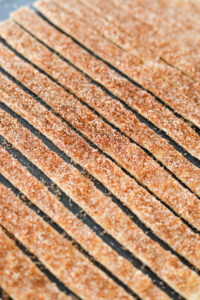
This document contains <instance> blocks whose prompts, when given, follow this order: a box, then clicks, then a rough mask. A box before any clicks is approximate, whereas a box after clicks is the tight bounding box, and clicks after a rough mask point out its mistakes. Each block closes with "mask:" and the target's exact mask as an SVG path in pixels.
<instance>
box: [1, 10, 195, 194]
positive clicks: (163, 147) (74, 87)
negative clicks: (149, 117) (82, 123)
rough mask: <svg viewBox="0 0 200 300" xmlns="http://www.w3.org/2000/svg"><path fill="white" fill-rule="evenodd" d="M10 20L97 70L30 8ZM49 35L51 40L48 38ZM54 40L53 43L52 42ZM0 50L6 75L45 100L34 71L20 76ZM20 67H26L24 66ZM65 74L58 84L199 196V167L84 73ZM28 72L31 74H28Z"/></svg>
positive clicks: (90, 69)
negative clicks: (133, 141)
mask: <svg viewBox="0 0 200 300" xmlns="http://www.w3.org/2000/svg"><path fill="white" fill-rule="evenodd" d="M14 17H16V19H17V20H18V21H19V22H20V23H21V24H22V25H23V26H25V27H26V28H27V29H28V30H30V31H31V32H32V33H33V34H35V35H37V37H38V38H40V39H42V40H43V41H44V42H47V43H48V45H49V46H50V47H53V48H54V49H55V50H57V51H59V53H61V54H62V55H64V56H65V57H66V58H67V59H69V60H70V61H71V62H72V63H73V64H75V65H76V66H78V67H79V68H81V69H82V70H83V71H84V72H86V73H89V74H90V75H93V69H95V68H94V67H95V66H96V67H97V68H98V65H99V61H98V60H97V59H96V58H94V57H92V56H91V55H90V54H88V53H87V52H86V51H85V50H83V49H81V48H80V47H79V46H78V45H77V44H75V43H74V42H73V41H72V40H71V39H70V38H68V37H67V36H65V35H64V34H62V33H60V32H58V31H57V30H56V29H54V28H53V27H51V26H50V25H48V24H47V23H46V22H44V21H43V20H42V19H41V18H39V17H38V16H37V15H36V14H34V12H32V11H31V10H30V9H27V8H23V9H21V10H19V11H18V12H17V13H16V14H15V15H14ZM51 36H53V37H54V38H53V39H52V38H51ZM54 41H56V43H54ZM0 49H1V52H2V56H1V58H0V64H1V65H2V66H3V67H4V68H5V69H6V70H8V72H10V73H11V74H13V75H14V76H17V78H18V80H19V81H22V82H23V83H24V84H25V85H26V86H28V87H29V88H30V89H32V90H34V92H35V93H37V94H38V95H40V97H41V98H43V99H44V98H45V99H46V98H48V97H45V93H43V89H39V88H38V87H37V88H35V89H34V85H33V84H32V81H33V79H32V78H31V76H33V77H34V78H36V75H34V74H33V71H32V72H31V70H34V69H33V68H31V67H30V66H29V67H25V68H26V69H27V68H28V70H29V71H28V72H27V71H26V70H25V71H24V72H25V73H26V76H25V75H24V74H21V66H20V65H21V64H22V63H19V62H20V60H19V59H17V57H16V56H14V55H13V53H12V52H10V51H9V50H6V49H7V48H5V47H4V46H0ZM62 63H64V62H62ZM23 65H26V64H25V63H24V64H23ZM26 66H27V65H26ZM40 67H43V68H44V69H45V67H44V65H42V64H40ZM45 70H46V71H48V72H49V74H50V75H51V76H54V77H56V79H57V76H55V75H54V73H53V72H52V71H51V70H50V69H48V70H47V69H45ZM67 71H68V73H70V76H67V77H66V76H65V77H64V76H63V78H64V79H63V80H61V82H62V84H63V85H64V86H65V87H66V88H68V89H70V90H71V91H72V92H73V93H75V94H76V95H77V96H78V97H80V98H81V99H82V100H83V101H84V102H86V103H87V104H89V105H90V106H91V107H93V108H94V109H95V110H97V111H98V112H99V113H100V114H101V115H103V117H105V118H106V119H107V120H109V121H110V122H111V123H114V124H115V125H116V126H117V127H118V128H120V130H121V131H122V132H124V133H125V134H127V136H130V137H131V138H132V139H133V140H135V141H136V142H137V143H138V144H140V145H142V146H143V147H145V148H146V149H148V150H149V151H151V152H152V153H153V154H154V155H155V157H156V158H157V159H158V160H160V161H161V162H163V163H164V164H165V165H166V166H167V167H168V168H169V169H170V170H171V171H172V172H173V173H174V174H175V175H176V176H177V177H178V178H180V179H181V180H182V181H183V182H184V183H185V184H186V185H187V186H188V187H190V188H191V190H192V191H194V192H195V193H196V194H197V195H200V169H199V168H197V167H195V166H194V165H192V164H191V163H189V162H188V161H187V160H186V159H185V158H184V157H183V156H182V155H181V154H179V153H178V152H177V151H176V150H175V149H174V148H173V147H172V146H171V145H169V143H168V142H167V141H166V140H164V139H163V138H161V137H160V136H159V135H158V134H156V133H155V132H154V131H153V130H151V129H149V127H148V126H147V125H145V124H143V123H141V122H140V121H139V120H138V119H137V118H136V117H135V115H134V114H133V113H132V112H130V111H128V110H127V109H125V108H124V106H123V105H122V104H121V103H119V102H117V101H116V100H115V99H113V98H111V97H110V96H109V95H107V94H106V93H105V92H104V91H103V90H102V89H100V88H99V87H97V86H96V87H95V88H94V85H93V84H92V83H91V82H90V81H89V80H88V79H87V78H86V77H85V76H84V74H82V73H80V72H78V71H76V70H75V69H74V68H72V67H70V66H68V68H67V65H66V69H65V74H66V72H67ZM30 72H31V74H33V75H31V74H30ZM34 72H35V71H34ZM72 74H73V76H72ZM37 77H38V78H39V77H40V78H42V75H39V74H38V75H37ZM94 77H95V74H94ZM28 78H29V79H28ZM77 82H78V84H77ZM49 85H50V88H51V86H52V87H53V86H55V84H54V85H53V84H52V83H50V81H49V83H48V85H47V86H48V87H49ZM45 90H46V86H45ZM45 99H44V100H45ZM45 101H47V100H45Z"/></svg>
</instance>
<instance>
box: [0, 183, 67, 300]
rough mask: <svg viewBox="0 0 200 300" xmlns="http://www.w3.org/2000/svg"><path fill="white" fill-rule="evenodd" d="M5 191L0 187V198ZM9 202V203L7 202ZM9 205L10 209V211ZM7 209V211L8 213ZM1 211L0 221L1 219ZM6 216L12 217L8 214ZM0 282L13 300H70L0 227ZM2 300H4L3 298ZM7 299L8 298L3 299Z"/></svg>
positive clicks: (6, 194) (5, 193) (5, 194)
mask: <svg viewBox="0 0 200 300" xmlns="http://www.w3.org/2000/svg"><path fill="white" fill-rule="evenodd" d="M9 193H10V192H8V193H7V189H5V188H3V187H2V185H0V195H1V200H0V204H1V202H2V198H3V197H5V196H8V197H9ZM8 202H9V201H8ZM12 207H13V206H12V204H11V203H10V208H9V209H12ZM9 209H8V211H9ZM2 214H3V211H1V215H0V216H1V217H0V220H2V218H3V215H2ZM8 216H10V217H12V215H11V214H9V213H8ZM0 282H1V287H2V288H3V289H4V290H5V291H6V292H7V293H8V294H9V295H10V296H12V297H13V298H14V299H20V300H31V299H37V300H44V299H45V300H55V299H58V300H70V299H72V298H71V297H69V296H66V295H64V294H63V293H62V292H60V291H59V290H58V288H57V287H56V286H55V284H53V283H51V282H50V281H49V280H48V279H47V277H46V276H45V275H44V274H42V273H41V272H40V271H39V269H38V268H37V267H36V266H35V265H34V264H33V263H32V261H31V260H30V259H29V258H28V257H27V256H25V255H24V254H23V253H22V252H21V251H20V250H19V248H18V247H17V246H16V245H15V243H14V242H13V241H12V240H10V238H8V236H7V235H6V234H5V233H4V232H3V230H2V229H1V227H0ZM3 299H4V298H3ZM6 299H9V298H5V300H6Z"/></svg>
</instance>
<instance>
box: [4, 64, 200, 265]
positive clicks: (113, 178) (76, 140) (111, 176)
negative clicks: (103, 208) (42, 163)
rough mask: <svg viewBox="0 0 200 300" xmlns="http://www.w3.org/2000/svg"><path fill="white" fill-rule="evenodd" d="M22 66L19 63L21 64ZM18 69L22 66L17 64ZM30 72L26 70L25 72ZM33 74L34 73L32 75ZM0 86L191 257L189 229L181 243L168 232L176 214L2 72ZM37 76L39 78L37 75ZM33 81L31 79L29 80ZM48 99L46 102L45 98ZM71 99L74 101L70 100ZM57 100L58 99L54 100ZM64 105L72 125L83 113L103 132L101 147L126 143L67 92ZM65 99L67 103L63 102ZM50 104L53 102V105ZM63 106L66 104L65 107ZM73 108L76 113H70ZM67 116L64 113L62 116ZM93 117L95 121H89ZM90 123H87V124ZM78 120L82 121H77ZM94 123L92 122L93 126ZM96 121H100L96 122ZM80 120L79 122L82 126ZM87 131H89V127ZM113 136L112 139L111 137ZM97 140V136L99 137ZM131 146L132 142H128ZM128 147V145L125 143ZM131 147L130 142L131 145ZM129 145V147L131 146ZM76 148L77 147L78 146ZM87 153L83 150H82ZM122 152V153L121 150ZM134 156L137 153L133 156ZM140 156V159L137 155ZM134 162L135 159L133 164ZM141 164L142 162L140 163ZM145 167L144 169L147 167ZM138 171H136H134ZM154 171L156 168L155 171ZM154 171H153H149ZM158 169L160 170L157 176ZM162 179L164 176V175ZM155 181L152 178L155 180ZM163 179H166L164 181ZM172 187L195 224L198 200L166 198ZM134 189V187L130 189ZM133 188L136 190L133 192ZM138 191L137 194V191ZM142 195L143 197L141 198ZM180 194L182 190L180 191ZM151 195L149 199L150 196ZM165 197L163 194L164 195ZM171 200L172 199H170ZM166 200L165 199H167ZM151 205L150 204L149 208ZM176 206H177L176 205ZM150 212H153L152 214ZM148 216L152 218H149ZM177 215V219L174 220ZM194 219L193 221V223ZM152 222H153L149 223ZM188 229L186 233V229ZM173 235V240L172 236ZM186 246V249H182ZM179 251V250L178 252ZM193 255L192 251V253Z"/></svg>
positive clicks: (60, 144) (69, 152)
mask: <svg viewBox="0 0 200 300" xmlns="http://www.w3.org/2000/svg"><path fill="white" fill-rule="evenodd" d="M21 67H22V66H21ZM21 70H22V68H21ZM29 74H30V73H29ZM36 77H37V76H36ZM0 78H1V82H2V87H1V99H2V101H3V102H4V103H5V104H6V105H8V106H9V107H11V109H13V110H15V111H16V112H17V113H18V114H20V115H21V116H22V117H24V118H26V119H27V120H28V121H29V122H30V123H31V124H32V125H33V126H35V127H36V128H37V129H39V130H40V131H41V132H42V133H43V134H44V135H46V136H47V137H48V138H50V139H51V140H52V141H53V142H54V143H55V144H56V145H57V146H58V147H59V148H60V149H61V150H63V151H64V152H65V153H66V154H67V155H69V156H70V157H72V158H73V159H74V160H75V162H76V163H79V164H80V165H81V166H82V167H84V168H85V169H86V170H87V171H89V172H90V173H91V174H92V175H93V176H95V177H96V178H97V179H99V180H100V181H101V182H103V184H104V185H105V186H107V187H108V188H109V189H110V190H111V191H112V192H113V193H114V194H115V195H116V196H117V197H119V198H120V199H121V200H122V201H123V202H124V203H125V204H126V205H128V206H129V207H130V208H131V209H132V210H133V211H134V212H135V213H136V214H137V215H138V216H139V217H141V213H142V217H143V218H144V221H146V222H147V224H148V226H150V227H151V228H153V230H155V232H156V233H157V234H158V235H159V236H161V237H164V238H165V239H166V240H167V242H168V243H170V245H171V246H172V247H173V245H174V244H176V248H175V249H176V250H178V251H181V254H183V253H184V255H186V257H187V258H188V259H189V260H190V259H191V246H190V245H188V246H189V248H188V246H186V244H188V240H190V239H191V236H194V235H193V233H192V232H191V231H190V230H189V232H190V233H191V234H192V235H191V236H190V235H189V236H190V237H188V240H187V239H186V240H187V242H186V240H185V242H186V243H185V242H184V243H185V244H184V246H183V245H179V246H178V245H177V230H178V229H177V226H175V230H174V233H173V236H172V235H170V234H169V233H168V231H170V232H171V233H172V228H171V226H172V225H171V224H174V225H175V224H176V225H177V221H178V220H179V219H178V218H175V217H174V216H173V215H172V213H170V212H169V211H168V209H167V208H165V207H164V206H163V205H162V204H161V203H160V202H159V201H157V200H156V199H155V198H153V197H152V196H151V195H150V194H149V193H148V192H146V191H145V190H144V189H143V188H141V187H140V186H139V185H138V184H137V183H136V182H135V181H134V180H133V179H131V178H130V177H129V176H127V175H126V174H125V173H123V172H122V171H121V169H120V168H119V167H117V166H116V165H115V164H114V163H112V162H111V161H110V160H109V159H107V158H106V157H105V156H104V155H102V154H100V153H99V152H97V151H95V149H93V148H92V147H91V146H90V145H89V144H87V143H86V142H85V141H84V140H83V139H82V138H81V137H79V136H78V135H77V134H76V133H75V132H74V131H73V130H71V129H70V128H69V127H68V126H67V125H66V124H64V123H63V122H62V121H60V120H59V119H57V117H55V116H54V115H53V114H52V113H51V112H50V111H48V110H47V109H46V108H44V107H43V106H41V105H40V104H39V103H38V102H37V101H36V100H34V99H33V98H31V97H30V96H28V95H27V94H26V93H25V92H23V91H21V90H20V89H19V88H18V87H17V86H16V85H15V84H13V83H12V82H11V81H9V80H8V79H6V78H5V77H4V76H3V75H0ZM38 79H39V78H38ZM32 82H33V81H32ZM39 82H40V87H41V90H44V91H45V95H46V96H47V97H45V99H48V100H47V103H48V104H49V103H50V102H52V101H56V99H57V97H55V91H56V90H52V93H53V98H51V96H50V95H52V93H51V94H47V89H46V88H45V89H44V88H43V87H42V85H41V83H42V80H40V79H39ZM45 86H46V87H47V86H50V84H49V83H48V82H47V83H46V85H45ZM62 93H63V95H65V94H66V93H65V92H64V91H62V92H61V90H60V89H58V91H57V95H59V97H58V98H59V99H61V95H62ZM16 99H17V101H16ZM48 101H50V102H48ZM74 101H75V103H74ZM58 103H59V102H58ZM63 103H65V104H64V105H61V106H60V110H59V112H61V111H62V112H66V114H64V115H63V116H64V117H65V118H67V119H68V118H69V116H71V119H68V120H70V121H71V122H72V124H73V125H76V123H75V121H76V120H79V122H80V121H81V120H82V118H83V116H86V121H85V124H86V126H87V128H90V127H91V128H92V130H93V131H92V132H93V133H94V136H100V132H101V133H102V132H106V133H107V136H108V137H109V138H110V143H109V141H107V142H106V141H105V142H104V143H103V144H102V145H103V147H104V148H105V147H108V145H109V144H112V145H115V147H116V148H117V151H118V152H119V153H120V149H121V147H122V146H121V145H126V140H125V141H124V142H120V138H119V137H118V138H117V139H116V138H115V136H114V133H110V134H109V129H110V128H109V127H106V129H104V127H103V125H102V124H101V122H100V121H101V120H99V119H98V118H97V117H95V116H94V115H93V114H92V113H91V112H90V111H88V109H87V108H86V107H81V106H80V103H79V102H78V101H77V100H76V99H74V98H72V97H71V96H69V95H68V97H67V98H66V97H64V98H63ZM67 103H68V106H67ZM53 107H54V106H53ZM66 107H67V108H66ZM75 112H77V113H76V114H73V113H75ZM66 116H68V117H66ZM93 120H95V122H94V121H93ZM91 121H92V123H91ZM90 123H91V125H90ZM81 124H82V123H81ZM94 124H96V125H95V126H94ZM98 124H100V125H98ZM83 126H84V124H83V125H82V128H84V127H83ZM95 128H98V129H99V128H100V131H98V132H97V133H96V131H95ZM89 132H90V131H89ZM112 139H113V140H112ZM116 140H117V141H119V142H120V148H119V145H118V144H115V141H116ZM100 141H101V140H100ZM131 146H132V145H131ZM128 147H129V146H128ZM132 147H133V146H132ZM132 147H131V149H132ZM78 149H79V150H78ZM80 149H84V150H85V151H84V152H81V151H80ZM86 153H87V154H86ZM135 153H137V151H136V149H135V151H134V153H133V155H135ZM122 155H123V154H122ZM125 155H127V151H124V156H125ZM137 157H138V156H137ZM138 160H139V159H138ZM140 160H141V159H140ZM136 163H137V162H135V164H136ZM146 165H147V166H149V165H148V161H147V160H146ZM140 168H142V166H141V167H140V166H138V170H140ZM143 168H145V164H144V167H143ZM149 168H150V166H149V167H148V170H149ZM148 170H147V171H148ZM138 172H139V171H138ZM155 172H156V171H155ZM151 173H152V174H153V175H154V172H151ZM161 174H162V173H160V176H161ZM117 180H119V184H118V183H117ZM165 180H167V179H166V176H165ZM155 182H156V180H155ZM164 182H165V183H166V181H164ZM159 185H161V182H159V183H158V186H159ZM173 187H174V188H175V191H174V194H175V195H176V193H177V187H176V182H175V181H174V182H173V183H172V184H170V183H169V190H168V195H169V196H168V198H169V199H173V201H176V202H174V203H173V205H174V204H175V203H176V206H175V205H174V209H175V210H177V212H179V213H180V214H183V215H184V217H185V218H188V219H189V220H190V221H191V222H193V224H195V226H197V227H198V220H199V217H198V214H199V208H198V207H199V201H198V199H197V201H195V202H194V201H193V203H192V202H191V201H192V197H190V202H189V201H188V197H186V198H185V199H186V200H185V202H184V201H183V200H184V198H183V196H182V197H180V192H179V197H180V198H178V196H177V195H176V198H170V197H172V196H173V194H172V189H173ZM134 189H136V190H135V191H134ZM136 191H137V192H136ZM138 193H139V194H138ZM141 195H142V198H146V201H145V200H143V199H141ZM183 195H184V194H183ZM133 197H134V202H132V201H131V199H132V198H133ZM136 199H137V200H138V204H137V205H136V204H135V201H136ZM150 199H151V200H150ZM169 199H168V201H169ZM166 200H167V197H166ZM149 201H151V207H152V208H151V210H150V211H149V214H150V215H151V216H148V217H147V215H146V209H147V208H148V209H149V205H150V204H149ZM173 201H172V202H173ZM168 203H169V202H168ZM140 206H142V207H143V209H142V208H140ZM153 206H154V208H153ZM177 208H178V209H177ZM161 212H162V213H164V214H165V218H163V219H164V223H165V226H163V227H161V226H160V215H161ZM152 214H153V215H152ZM152 218H153V220H154V222H152ZM169 219H171V222H170V223H171V224H169V223H168V222H169ZM176 219H177V221H176ZM194 222H195V223H194ZM152 223H154V225H153V226H152ZM179 224H180V228H179V233H180V236H182V234H183V232H184V231H185V230H187V227H186V226H183V227H182V225H183V224H182V222H180V220H179ZM166 228H168V231H167V232H166ZM189 232H188V233H189ZM196 237H197V243H196V246H195V247H196V250H195V252H196V253H197V256H198V255H199V254H198V252H199V250H198V249H200V248H199V242H198V241H200V240H199V237H198V235H196ZM173 239H175V240H173ZM186 249H187V250H186ZM182 251H183V252H182ZM192 257H193V258H192V259H194V257H195V255H193V256H192ZM198 261H199V258H198V257H197V258H195V260H194V264H197V263H198Z"/></svg>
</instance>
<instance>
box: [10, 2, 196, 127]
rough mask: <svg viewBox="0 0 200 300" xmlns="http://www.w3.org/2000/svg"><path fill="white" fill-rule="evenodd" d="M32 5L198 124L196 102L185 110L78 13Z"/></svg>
mask: <svg viewBox="0 0 200 300" xmlns="http://www.w3.org/2000/svg"><path fill="white" fill-rule="evenodd" d="M36 7H37V8H38V9H39V10H40V11H41V12H42V13H43V14H44V15H45V16H47V17H49V18H50V19H51V21H52V22H54V23H55V24H56V25H58V26H59V27H61V29H63V30H64V31H66V32H67V33H69V34H70V35H72V36H73V37H74V38H76V39H77V40H78V41H79V42H81V43H83V44H84V45H86V47H88V48H89V49H90V50H92V51H93V52H94V53H96V54H97V55H99V56H100V57H101V58H103V59H104V60H106V61H107V62H109V63H111V64H112V65H113V66H114V67H116V68H117V69H119V70H120V71H122V72H123V73H124V74H126V75H128V76H129V77H130V78H131V79H133V80H134V81H136V82H137V83H139V84H141V85H142V86H143V87H144V88H145V89H148V90H150V91H151V92H153V93H154V94H155V95H156V96H157V97H160V98H161V99H163V101H164V102H165V103H167V104H168V105H170V106H171V107H172V108H173V109H175V111H177V112H179V113H180V114H181V115H182V116H183V117H185V118H189V120H190V121H191V122H193V123H194V124H195V125H196V126H199V127H200V108H199V111H198V107H197V106H196V103H195V102H194V101H192V99H191V100H190V110H189V111H187V106H188V105H187V102H188V101H187V97H185V95H183V94H182V93H179V92H178V91H176V89H175V88H174V87H173V86H172V85H171V84H170V83H169V82H168V81H165V80H163V78H161V77H160V75H159V74H157V72H153V71H152V70H151V69H150V68H148V67H147V66H145V65H144V64H143V63H142V62H141V61H140V60H139V59H138V58H136V57H134V56H133V55H131V54H130V53H127V52H125V51H123V50H122V49H121V48H119V47H117V46H116V45H114V44H113V43H112V42H111V41H109V40H107V39H105V38H104V37H103V36H102V35H100V34H99V33H98V32H97V31H96V30H95V29H93V28H92V27H88V25H87V24H86V23H85V22H83V21H82V20H81V18H79V17H78V15H75V14H72V13H71V12H67V11H66V10H63V9H62V8H61V7H59V6H58V5H56V4H55V3H51V2H49V1H48V0H44V1H41V2H39V3H36ZM12 15H13V16H14V14H12ZM69 24H70V25H69ZM197 112H199V113H197Z"/></svg>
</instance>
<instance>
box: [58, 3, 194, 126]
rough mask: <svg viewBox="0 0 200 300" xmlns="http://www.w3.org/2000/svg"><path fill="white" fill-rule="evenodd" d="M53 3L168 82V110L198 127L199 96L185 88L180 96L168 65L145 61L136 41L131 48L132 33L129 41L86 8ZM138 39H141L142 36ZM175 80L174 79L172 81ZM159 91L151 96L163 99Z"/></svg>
mask: <svg viewBox="0 0 200 300" xmlns="http://www.w3.org/2000/svg"><path fill="white" fill-rule="evenodd" d="M54 2H56V3H57V4H58V5H59V6H60V7H63V8H64V9H66V10H67V12H68V13H71V12H72V13H73V14H74V15H76V16H77V17H80V18H81V20H82V21H84V22H85V23H87V24H88V25H89V26H92V27H93V28H95V30H97V31H98V32H99V33H100V34H101V35H102V36H104V37H105V38H107V39H109V40H111V41H112V42H114V43H115V44H116V45H118V46H119V47H121V48H122V49H124V50H125V51H128V52H129V51H130V52H131V53H133V52H134V55H135V56H136V57H138V58H139V59H141V60H143V63H144V64H145V65H146V66H148V67H150V68H151V70H152V76H153V78H155V76H156V77H157V76H158V75H159V77H160V78H163V80H164V81H167V82H168V83H166V92H169V91H170V99H169V102H168V104H169V105H171V107H172V108H173V109H174V110H175V111H176V112H179V113H180V114H182V115H183V116H184V117H185V118H186V119H187V120H193V118H194V121H193V122H194V123H197V124H199V126H200V117H199V116H200V105H199V106H198V105H197V104H198V102H199V97H200V94H199V93H197V91H195V90H193V91H192V90H191V87H190V89H189V88H188V86H185V89H184V92H183V90H182V86H183V85H182V84H181V85H178V84H177V82H176V81H175V80H171V78H173V76H172V77H171V78H170V77H168V74H167V72H166V69H168V68H169V66H168V65H167V64H165V63H163V62H162V61H161V60H158V59H157V60H156V59H155V58H154V59H153V60H152V59H150V61H148V60H146V58H145V57H144V54H143V55H141V51H139V53H137V49H138V46H137V39H136V41H135V44H136V45H135V46H133V45H132V44H133V42H132V40H131V41H130V39H131V37H134V32H132V35H131V37H129V36H128V35H126V34H124V33H123V32H122V31H120V30H119V29H118V28H117V27H114V26H113V25H112V23H109V22H107V21H106V20H105V19H103V18H101V17H100V16H98V15H97V14H95V13H94V12H93V11H92V10H89V9H87V8H86V7H85V6H83V5H81V3H80V2H79V1H78V0H67V1H66V0H54ZM142 25H143V24H142V23H141V24H140V26H141V27H142ZM113 27H114V28H113ZM114 29H115V30H114ZM135 31H137V35H138V34H139V33H140V30H138V28H137V26H135ZM141 34H142V33H141ZM137 35H136V36H137ZM141 36H142V37H143V35H141ZM130 44H131V45H130ZM131 48H132V49H133V51H131V50H130V49H131ZM170 69H171V70H172V73H173V70H174V71H175V72H177V70H175V69H173V68H170ZM174 79H176V78H175V77H174ZM153 83H154V85H155V80H153ZM158 87H159V86H157V87H156V86H155V87H154V92H155V93H156V92H157V93H160V95H159V96H160V97H161V98H162V97H163V95H164V94H163V92H162V91H161V92H158V91H157V88H158ZM187 91H189V92H187ZM163 99H164V98H163ZM199 104H200V102H199ZM195 120H196V121H195Z"/></svg>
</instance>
